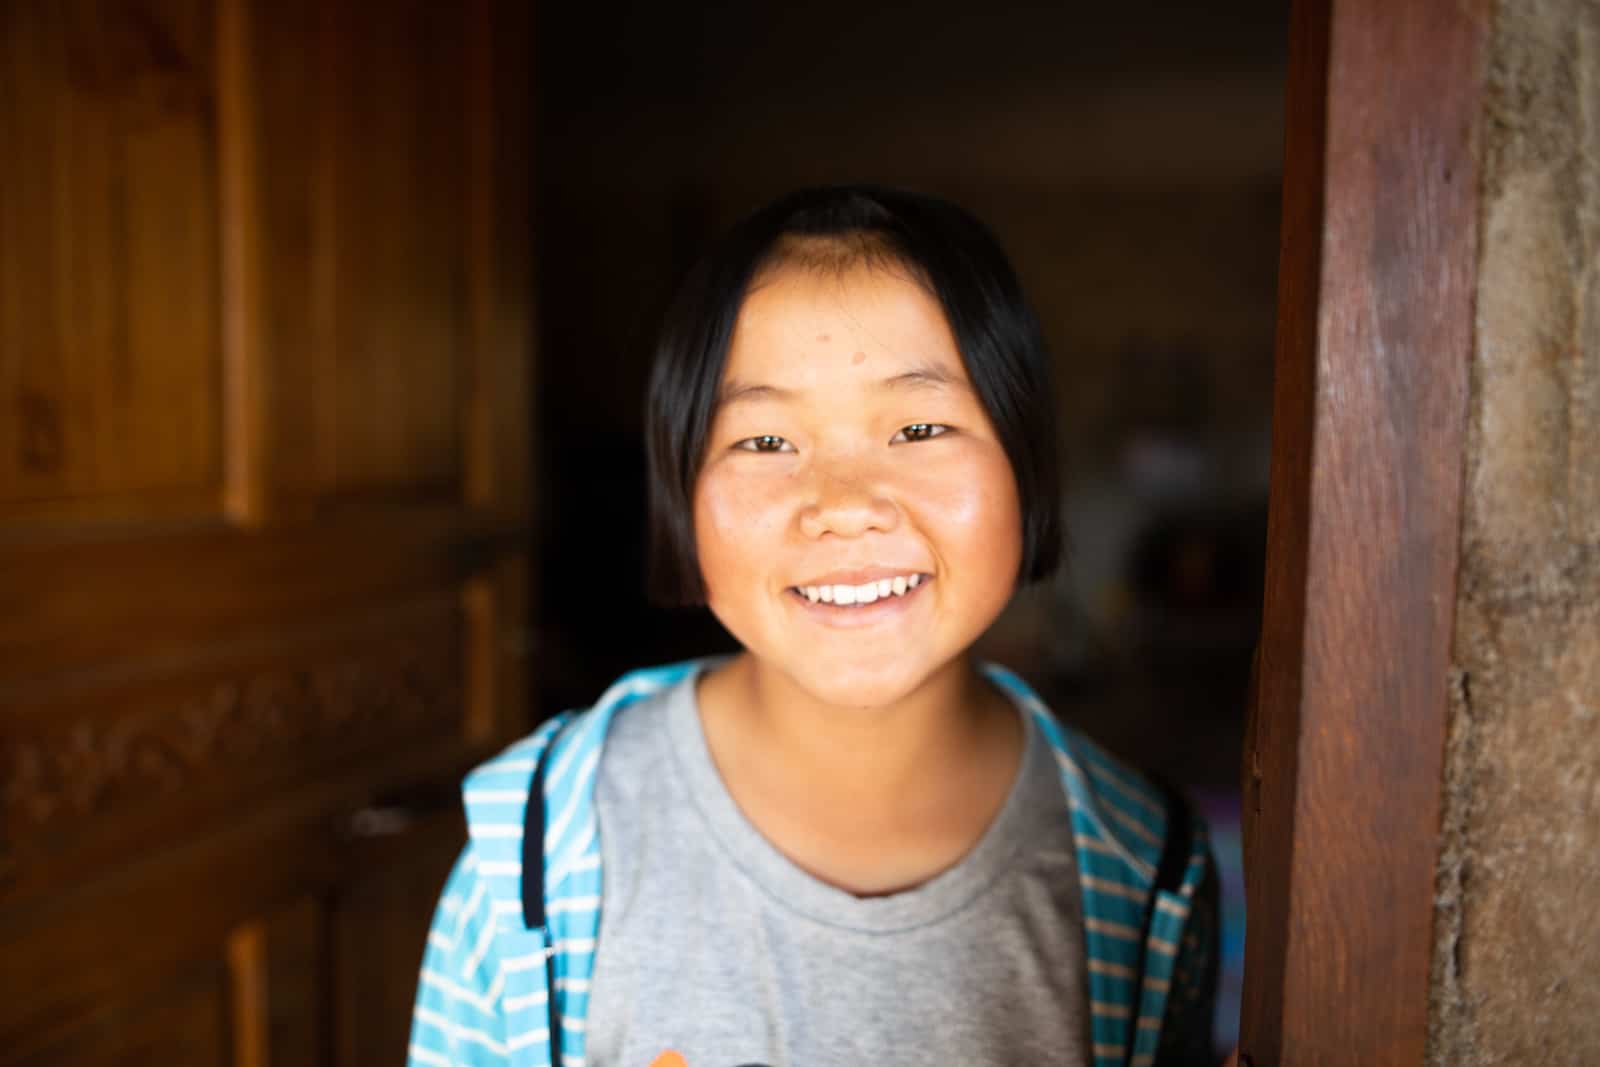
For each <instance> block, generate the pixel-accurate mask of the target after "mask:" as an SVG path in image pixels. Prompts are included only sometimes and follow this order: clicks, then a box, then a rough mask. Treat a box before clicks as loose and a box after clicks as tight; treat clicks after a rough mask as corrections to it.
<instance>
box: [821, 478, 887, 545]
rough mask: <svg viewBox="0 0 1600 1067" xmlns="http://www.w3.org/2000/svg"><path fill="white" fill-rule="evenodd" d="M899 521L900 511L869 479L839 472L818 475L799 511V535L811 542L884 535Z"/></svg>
mask: <svg viewBox="0 0 1600 1067" xmlns="http://www.w3.org/2000/svg"><path fill="white" fill-rule="evenodd" d="M899 521H900V510H899V509H898V508H897V507H895V505H894V502H893V501H892V500H890V499H889V498H888V497H887V496H886V495H885V494H884V493H883V492H881V491H880V490H878V489H877V488H875V487H874V486H873V484H872V483H871V481H870V480H869V479H867V478H865V477H862V476H861V475H860V474H859V473H856V472H849V471H843V470H831V469H830V470H823V471H820V472H819V473H818V474H817V477H816V481H815V484H814V491H813V494H812V499H811V501H810V502H808V503H807V504H806V505H805V506H804V507H802V508H801V509H800V532H801V533H803V534H804V535H805V536H806V537H808V538H812V539H815V538H819V537H822V536H823V535H824V534H833V535H834V536H836V537H860V536H861V535H862V534H865V533H867V532H869V531H873V530H876V531H878V532H879V533H887V532H889V531H890V530H893V529H894V528H895V525H896V524H897V523H898V522H899Z"/></svg>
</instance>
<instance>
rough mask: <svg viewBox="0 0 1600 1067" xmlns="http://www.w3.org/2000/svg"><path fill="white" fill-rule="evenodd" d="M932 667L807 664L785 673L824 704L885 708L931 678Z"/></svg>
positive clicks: (892, 663) (919, 665) (933, 671)
mask: <svg viewBox="0 0 1600 1067" xmlns="http://www.w3.org/2000/svg"><path fill="white" fill-rule="evenodd" d="M936 670H937V668H935V667H933V666H932V665H930V664H911V663H906V662H904V661H899V662H890V663H871V664H868V663H830V662H806V663H803V664H799V665H798V666H797V667H796V668H794V669H789V670H787V671H786V672H785V673H787V674H788V675H789V677H790V678H791V679H793V681H794V682H795V684H796V685H798V686H799V687H800V688H802V689H804V690H805V691H806V692H808V693H810V694H811V695H812V697H814V698H815V699H817V700H819V701H822V702H823V703H825V704H832V705H834V706H835V707H841V708H884V707H889V706H891V705H893V704H896V703H898V702H900V701H901V700H904V699H905V698H906V697H908V696H910V695H911V694H912V693H914V692H916V690H917V689H918V688H919V687H920V686H921V685H922V684H923V683H924V682H926V681H927V680H928V678H929V677H931V676H932V675H933V674H934V673H935V671H936Z"/></svg>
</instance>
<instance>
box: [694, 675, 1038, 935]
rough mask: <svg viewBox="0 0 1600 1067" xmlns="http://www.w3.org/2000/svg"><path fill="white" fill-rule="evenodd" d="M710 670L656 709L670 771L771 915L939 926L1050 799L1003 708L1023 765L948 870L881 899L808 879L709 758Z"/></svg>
mask: <svg viewBox="0 0 1600 1067" xmlns="http://www.w3.org/2000/svg"><path fill="white" fill-rule="evenodd" d="M713 665H714V661H708V662H705V663H701V664H698V665H697V666H696V667H695V668H694V669H693V670H692V671H690V672H689V674H688V675H687V676H686V677H684V678H683V679H682V680H681V681H680V682H679V683H678V684H677V685H676V686H674V687H673V690H672V691H671V692H670V693H669V694H668V699H667V706H666V708H665V709H664V710H665V713H666V716H667V723H666V725H667V735H668V739H669V745H670V748H671V750H672V756H673V762H674V763H675V768H674V769H675V770H676V772H677V773H678V774H679V775H680V777H681V778H682V781H683V783H684V788H685V791H686V792H687V794H688V796H689V798H690V800H691V802H692V803H693V804H694V807H695V809H696V811H697V813H698V815H699V817H700V818H701V819H702V821H703V822H704V823H705V826H706V829H707V831H708V832H709V833H710V835H711V837H712V839H713V840H715V841H716V843H717V845H718V846H719V848H720V849H721V851H722V852H723V854H724V855H725V856H726V857H727V858H728V859H729V860H730V861H731V862H732V863H733V864H734V865H735V866H736V867H737V868H738V869H739V870H740V871H741V872H742V873H743V874H744V875H745V876H746V877H748V878H749V879H751V880H752V881H753V882H755V883H756V884H757V885H758V886H759V887H760V888H761V890H762V891H763V892H764V893H765V894H766V895H767V896H768V897H769V898H771V899H772V900H773V901H774V902H775V903H776V904H777V905H778V906H781V907H784V908H787V909H789V910H791V911H793V912H796V913H798V914H800V915H804V916H806V917H808V918H810V919H813V920H815V921H817V922H822V923H826V924H828V925H830V926H835V927H840V928H843V929H850V930H857V931H860V932H863V933H879V934H882V933H894V932H897V931H902V930H908V929H911V928H914V927H918V926H925V925H930V924H933V923H937V922H939V921H941V920H943V919H945V918H948V917H949V916H951V915H953V914H955V913H956V912H958V911H960V910H962V909H963V908H965V907H966V906H967V905H969V904H971V903H972V902H973V901H974V900H976V899H977V898H978V897H979V896H980V895H982V893H983V892H984V891H985V890H986V889H988V888H989V887H990V886H991V885H993V884H994V883H995V881H996V880H997V879H998V878H999V877H1000V876H1001V875H1002V874H1003V873H1004V872H1005V871H1006V870H1007V869H1008V868H1009V867H1010V865H1011V862H1012V859H1013V857H1014V855H1015V853H1016V851H1017V848H1018V847H1019V845H1020V844H1021V842H1022V841H1023V840H1024V839H1025V838H1026V837H1027V836H1028V832H1029V829H1030V827H1029V816H1030V813H1031V814H1033V815H1038V814H1040V811H1039V805H1038V804H1035V803H1032V802H1031V795H1032V794H1033V792H1034V791H1035V790H1038V789H1041V788H1043V789H1052V790H1056V791H1059V788H1060V787H1059V784H1058V783H1056V782H1055V781H1054V780H1053V776H1052V775H1051V773H1050V768H1049V767H1048V766H1044V767H1041V766H1040V760H1041V758H1042V749H1041V742H1040V738H1039V736H1038V728H1037V727H1036V725H1035V724H1034V722H1033V721H1032V717H1031V716H1030V715H1029V714H1028V713H1027V711H1026V710H1025V709H1023V708H1021V707H1019V706H1017V705H1016V702H1015V701H1014V700H1011V703H1012V706H1013V707H1014V708H1016V712H1017V714H1018V715H1019V716H1020V717H1021V719H1022V724H1023V750H1022V758H1021V759H1020V760H1019V761H1018V766H1017V772H1016V775H1015V777H1014V778H1013V780H1012V782H1011V787H1010V789H1009V790H1008V791H1007V793H1006V799H1005V801H1004V802H1003V803H1002V804H1001V807H1000V810H999V812H998V813H997V814H996V815H995V817H994V818H993V819H992V820H991V821H990V823H989V825H988V827H986V828H985V830H984V832H983V834H982V835H981V836H980V837H979V838H978V841H977V843H976V844H975V845H973V847H972V848H971V849H969V850H968V852H967V854H966V855H965V856H963V857H962V858H961V859H960V860H958V861H957V862H956V864H955V865H954V866H952V867H950V868H948V869H947V870H945V871H942V872H940V873H939V874H937V875H935V876H934V877H933V878H931V879H929V880H928V881H926V882H924V883H922V884H921V885H918V886H914V887H912V888H910V889H906V890H903V891H901V892H898V893H893V894H889V895H886V896H873V897H858V896H855V895H854V894H852V893H848V892H846V891H844V890H842V889H838V888H836V887H834V886H831V885H829V884H827V883H826V882H824V881H822V880H821V879H819V878H817V877H815V876H813V875H812V874H810V873H808V872H807V871H805V870H803V869H802V868H801V867H799V866H798V865H796V864H795V863H794V861H792V860H790V859H789V858H788V857H787V856H785V855H784V854H783V853H782V852H780V851H779V850H778V849H777V847H776V846H774V845H773V844H772V843H771V842H770V841H768V840H767V839H766V838H765V837H764V836H762V834H761V832H760V831H759V830H757V829H756V827H755V825H754V824H753V823H751V822H750V820H749V819H748V818H747V817H746V816H745V814H744V812H743V811H742V810H741V809H740V807H739V805H738V802H737V801H735V800H734V799H733V795H732V794H731V793H730V792H729V791H728V787H727V784H726V783H725V782H724V781H723V780H722V775H721V773H720V772H719V771H718V770H717V767H716V763H715V762H714V761H713V760H712V758H711V750H710V747H709V745H708V744H707V742H706V736H705V730H704V726H703V724H702V723H701V719H700V707H699V698H698V695H697V683H698V680H699V675H700V673H701V672H702V671H703V670H705V669H706V668H707V667H709V666H713ZM1008 700H1010V697H1009V696H1008ZM1046 762H1048V761H1047V760H1046Z"/></svg>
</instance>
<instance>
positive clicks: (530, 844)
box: [522, 730, 561, 1067]
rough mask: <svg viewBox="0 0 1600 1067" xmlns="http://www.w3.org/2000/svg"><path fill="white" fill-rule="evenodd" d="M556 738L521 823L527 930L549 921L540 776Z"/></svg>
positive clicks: (548, 958)
mask: <svg viewBox="0 0 1600 1067" xmlns="http://www.w3.org/2000/svg"><path fill="white" fill-rule="evenodd" d="M559 737H560V731H559V730H558V731H557V734H556V737H552V738H551V739H550V743H549V744H548V745H546V746H545V747H544V751H542V752H540V753H539V758H538V760H537V761H536V762H535V764H534V768H533V781H532V782H530V783H529V785H528V806H527V814H526V815H525V816H524V820H523V824H522V923H523V925H524V926H525V927H527V928H528V929H529V930H541V929H544V927H545V926H546V924H547V923H548V922H549V916H548V915H547V914H546V911H545V899H544V874H545V854H544V837H545V804H544V779H545V770H546V768H548V767H549V766H550V760H549V756H550V753H551V752H552V751H554V750H555V747H556V744H555V743H556V740H557V739H558V738H559ZM548 940H549V938H548V932H547V934H546V946H545V952H544V980H545V1005H546V1009H547V1011H548V1012H549V1015H550V1041H549V1043H550V1067H561V1012H560V1009H559V1008H558V1007H557V1006H556V964H555V950H554V948H553V947H552V946H551V945H549V943H548Z"/></svg>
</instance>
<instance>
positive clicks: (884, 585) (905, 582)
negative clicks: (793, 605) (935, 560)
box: [794, 574, 922, 605]
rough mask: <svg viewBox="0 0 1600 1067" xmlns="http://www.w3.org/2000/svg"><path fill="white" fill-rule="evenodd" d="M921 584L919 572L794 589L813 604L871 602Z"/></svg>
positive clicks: (909, 589) (899, 594) (896, 594)
mask: <svg viewBox="0 0 1600 1067" xmlns="http://www.w3.org/2000/svg"><path fill="white" fill-rule="evenodd" d="M921 584H922V575H920V574H897V575H895V576H894V577H893V578H879V579H877V580H876V581H872V582H862V583H861V584H860V585H797V586H794V591H795V592H796V593H799V594H800V595H801V596H803V597H805V598H806V599H807V600H809V601H811V603H813V604H815V603H817V602H818V601H821V602H822V603H824V604H843V605H850V604H872V603H875V602H876V601H879V600H884V599H887V598H888V597H891V596H905V595H906V594H907V593H909V592H910V591H911V590H913V589H915V588H916V587H917V586H919V585H921Z"/></svg>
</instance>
